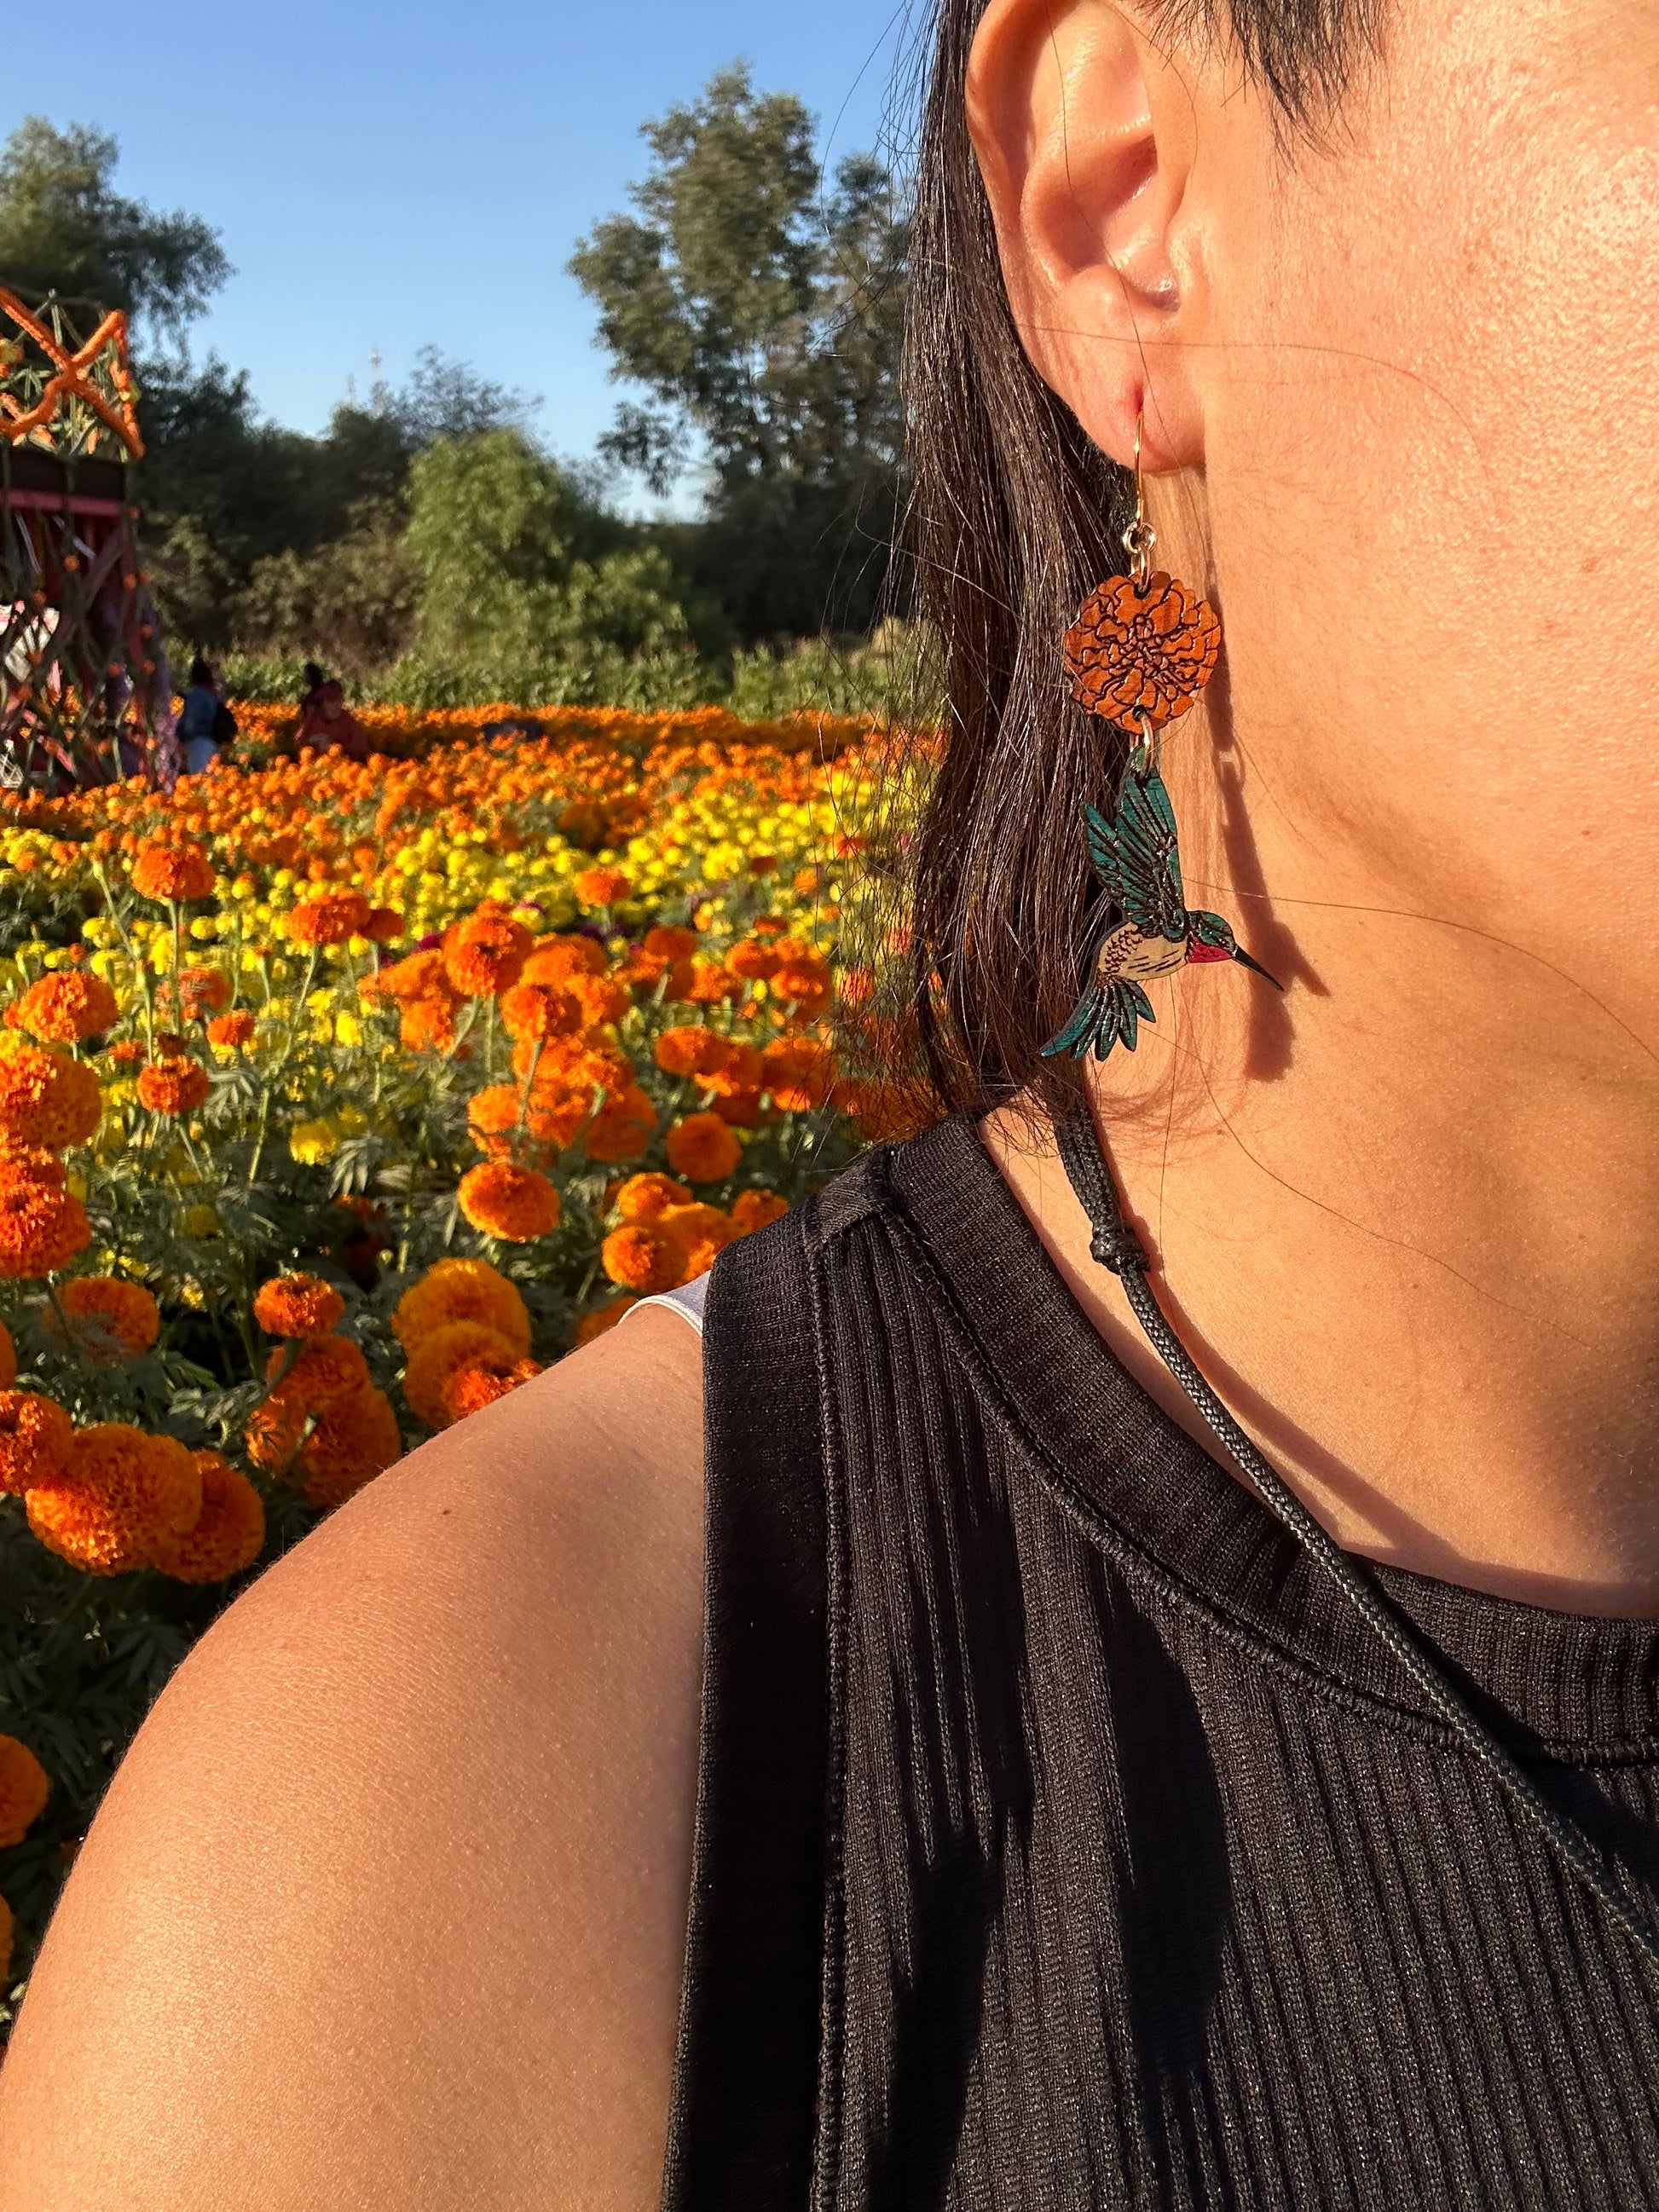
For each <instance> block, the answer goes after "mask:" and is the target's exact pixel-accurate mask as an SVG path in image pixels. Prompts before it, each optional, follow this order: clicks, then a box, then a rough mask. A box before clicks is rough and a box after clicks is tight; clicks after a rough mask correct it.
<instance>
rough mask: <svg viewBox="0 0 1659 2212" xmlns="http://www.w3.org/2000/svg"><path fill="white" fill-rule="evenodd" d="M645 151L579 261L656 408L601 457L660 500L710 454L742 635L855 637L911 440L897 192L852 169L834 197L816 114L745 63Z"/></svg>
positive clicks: (716, 512)
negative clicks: (816, 141)
mask: <svg viewBox="0 0 1659 2212" xmlns="http://www.w3.org/2000/svg"><path fill="white" fill-rule="evenodd" d="M642 135H643V137H644V138H645V140H646V143H647V146H648V147H649V148H650V151H651V161H650V164H649V167H648V169H647V174H646V176H645V177H644V179H642V180H641V182H640V183H638V184H636V185H634V186H633V187H632V190H631V193H630V197H631V199H632V202H633V212H631V213H628V214H617V215H612V216H607V217H606V218H605V220H604V221H603V222H599V224H597V225H596V226H595V228H594V229H593V231H592V234H590V235H589V236H588V237H587V238H586V240H583V241H582V243H581V244H580V246H579V247H578V248H577V250H576V252H575V253H574V255H573V257H572V258H571V262H570V268H571V271H572V273H573V274H574V276H575V277H576V279H577V281H578V282H579V283H580V284H581V286H582V288H583V289H584V290H585V291H586V293H587V294H588V295H589V296H590V297H591V298H592V300H593V301H595V303H596V304H597V306H598V307H599V339H600V342H601V343H603V344H604V345H605V347H606V348H607V349H609V351H610V353H611V357H612V374H614V375H615V376H616V377H617V378H618V379H619V380H625V381H627V382H629V383H633V384H635V385H638V386H642V387H643V388H644V390H645V392H646V393H647V399H646V401H645V403H644V404H640V403H638V402H635V401H627V402H624V404H623V406H622V407H621V408H620V410H618V414H617V422H616V425H615V428H613V430H612V431H611V434H610V435H609V437H608V439H607V440H606V441H605V449H606V451H607V452H608V453H609V454H610V456H611V458H612V459H615V460H617V461H619V462H621V463H623V464H624V465H627V466H629V467H631V468H634V469H636V470H638V471H640V472H641V474H642V475H643V476H644V477H645V478H646V480H647V483H649V484H651V485H652V486H653V489H657V490H659V491H661V490H665V489H667V487H668V486H669V485H670V484H671V483H672V482H673V481H674V479H675V478H676V477H678V475H680V474H681V473H682V472H683V471H684V469H685V468H686V467H687V466H688V465H690V462H691V461H692V459H694V458H695V457H696V456H697V454H698V453H701V454H702V456H703V457H704V458H705V459H706V461H707V464H708V468H709V470H710V471H711V474H712V477H713V484H712V489H711V492H710V496H709V501H708V522H709V531H708V538H707V541H706V546H705V550H706V552H707V554H708V557H709V560H710V564H711V566H713V567H714V568H717V569H718V571H719V573H720V575H721V577H722V580H723V583H722V596H723V597H724V598H725V599H726V603H727V605H728V606H730V607H731V608H732V611H733V613H734V616H735V617H736V618H737V620H738V623H739V627H740V628H742V629H745V630H747V631H750V632H751V633H759V632H764V631H767V630H777V631H792V630H793V631H800V630H816V629H820V628H822V627H823V625H824V623H826V621H834V620H835V619H836V617H840V618H841V619H842V620H843V621H845V620H846V619H847V618H848V617H849V616H851V617H852V618H853V619H854V621H855V622H856V623H858V624H859V625H860V626H862V624H863V623H864V622H865V621H866V620H867V618H868V615H869V612H870V611H871V608H872V605H873V604H874V602H875V599H876V597H877V595H878V590H879V586H880V582H881V578H882V574H883V572H884V550H885V547H886V544H887V543H888V541H889V540H890V535H891V529H892V518H893V514H894V512H895V496H896V486H897V478H898V471H899V466H900V451H901V443H902V423H901V417H900V409H899V400H898V386H897V369H898V355H899V346H900V339H901V327H902V313H903V271H904V255H905V246H906V240H907V223H906V221H905V217H904V213H903V210H902V207H901V206H900V205H899V204H898V197H897V193H896V187H895V185H894V181H893V179H892V177H891V175H890V173H889V172H888V171H887V169H886V168H885V167H884V166H883V165H882V164H881V163H880V162H879V161H877V160H876V159H875V158H874V157H873V156H872V155H854V156H853V157H852V158H850V159H849V160H848V161H843V162H842V164H841V166H840V167H839V168H838V169H837V171H836V175H835V177H834V179H833V180H832V182H831V183H830V184H829V186H828V187H827V188H826V185H825V180H824V178H823V173H822V171H821V169H820V167H819V164H818V161H817V156H816V155H815V153H814V151H813V144H812V139H813V125H812V118H811V116H810V115H809V114H808V112H807V111H806V109H805V107H804V106H802V105H801V103H800V101H799V100H796V99H794V98H793V97H792V96H791V95H789V94H782V93H769V94H761V93H757V91H756V90H755V88H754V86H753V84H752V82H751V81H750V76H749V74H748V72H747V70H744V68H742V67H734V68H732V69H730V70H724V71H722V72H721V73H720V75H718V76H715V77H714V79H713V80H712V81H711V82H710V83H709V84H708V87H707V88H706V89H705V91H704V92H703V94H702V96H701V98H700V99H698V100H696V101H694V102H692V103H690V105H688V106H678V107H674V108H671V109H670V110H669V112H667V114H665V116H663V117H661V118H659V119H658V120H657V121H655V122H653V123H649V124H647V125H646V126H645V129H644V131H643V134H642ZM872 556H873V558H872Z"/></svg>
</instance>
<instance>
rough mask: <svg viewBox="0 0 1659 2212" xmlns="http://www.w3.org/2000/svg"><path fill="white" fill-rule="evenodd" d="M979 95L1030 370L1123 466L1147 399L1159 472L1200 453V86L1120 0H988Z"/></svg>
mask: <svg viewBox="0 0 1659 2212" xmlns="http://www.w3.org/2000/svg"><path fill="white" fill-rule="evenodd" d="M967 103H968V127H969V132H970V134H971V136H972V138H973V142H974V149H975V153H976V154H977V155H978V157H979V166H980V173H981V176H982V177H983V178H984V180H985V189H986V192H987V196H988V197H989V199H990V204H991V213H992V217H993V220H994V222H995V224H996V232H997V244H998V247H999V249H1000V254H1001V258H1002V270H1003V279H1004V282H1005V283H1006V287H1007V292H1008V301H1009V305H1010V307H1011V308H1012V312H1013V318H1014V322H1015V325H1016V326H1017V327H1018V331H1019V335H1020V339H1021V342H1022V343H1023V344H1024V348H1025V350H1026V352H1027V354H1028V355H1029V356H1030V360H1031V363H1032V366H1033V367H1034V368H1036V372H1037V374H1039V375H1040V376H1041V377H1042V379H1043V380H1044V382H1045V383H1047V384H1048V385H1049V386H1051V387H1052V388H1053V390H1054V392H1057V393H1058V395H1059V396H1060V398H1061V399H1063V400H1064V401H1065V402H1066V405H1067V406H1068V407H1070V409H1071V410H1072V411H1073V414H1074V415H1075V416H1077V418H1078V420H1079V422H1080V423H1081V424H1082V425H1083V428H1085V430H1086V431H1087V432H1088V434H1089V435H1090V437H1091V438H1092V439H1093V440H1094V441H1095V443H1096V444H1097V446H1099V447H1101V448H1102V449H1103V451H1104V452H1105V453H1109V454H1110V455H1111V457H1112V459H1114V460H1116V461H1120V462H1122V463H1124V464H1126V465H1127V463H1128V462H1129V461H1130V460H1131V459H1133V450H1134V427H1135V416H1136V413H1137V410H1138V409H1139V407H1140V406H1141V405H1142V404H1144V405H1145V409H1146V429H1145V434H1144V446H1143V451H1144V455H1145V465H1146V468H1147V470H1148V471H1150V472H1152V473H1154V474H1157V473H1161V472H1162V471H1165V470H1170V469H1176V468H1183V467H1189V466H1194V465H1197V464H1199V463H1200V462H1201V461H1202V459H1203V447H1204V439H1203V422H1202V410H1201V408H1200V404H1199V399H1198V393H1197V390H1196V388H1195V384H1194V379H1193V376H1192V374H1191V357H1190V355H1189V351H1188V349H1189V347H1190V345H1191V343H1192V341H1193V339H1194V337H1195V336H1196V334H1197V332H1198V330H1199V328H1200V323H1201V319H1202V316H1203V313H1204V308H1205V304H1206V301H1205V286H1204V271H1203V265H1202V258H1201V254H1200V234H1199V225H1198V223H1197V222H1196V219H1195V216H1194V210H1193V209H1192V208H1191V206H1190V204H1189V185H1190V180H1191V175H1192V169H1193V157H1194V149H1195V143H1196V130H1195V118H1194V94H1193V89H1192V87H1191V85H1190V83H1189V82H1188V81H1187V80H1186V79H1185V78H1184V77H1182V76H1178V75H1177V74H1176V70H1174V68H1173V67H1172V66H1171V65H1170V63H1169V62H1167V61H1166V60H1164V58H1162V57H1161V56H1160V55H1159V54H1158V52H1156V50H1155V49H1154V48H1153V47H1152V46H1151V45H1150V44H1149V43H1148V41H1147V40H1146V37H1145V35H1144V33H1141V32H1140V31H1139V29H1138V28H1136V27H1134V26H1133V24H1132V23H1131V22H1130V21H1129V20H1128V18H1127V16H1126V15H1125V14H1124V13H1123V11H1122V10H1121V9H1119V8H1118V7H1116V6H1115V5H1113V4H1112V0H990V5H989V6H988V7H987V9H986V11H985V14H984V15H983V17H982V18H981V22H980V27H979V30H978V33H977V34H976V35H975V40H974V46H973V52H972V54H971V55H970V57H969V65H968V81H967Z"/></svg>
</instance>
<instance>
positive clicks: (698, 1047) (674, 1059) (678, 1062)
mask: <svg viewBox="0 0 1659 2212" xmlns="http://www.w3.org/2000/svg"><path fill="white" fill-rule="evenodd" d="M727 1051H728V1047H727V1044H726V1039H725V1038H724V1037H722V1036H715V1035H714V1031H713V1030H706V1029H703V1028H702V1027H700V1026H698V1025H695V1024H694V1025H692V1026H690V1027H687V1028H683V1029H671V1030H664V1031H663V1033H662V1035H661V1036H659V1038H658V1039H657V1045H656V1051H655V1054H653V1057H654V1058H655V1060H656V1063H657V1065H658V1066H659V1068H661V1069H662V1071H663V1073H664V1074H665V1075H701V1074H702V1073H703V1072H704V1070H705V1069H709V1068H715V1067H719V1066H721V1065H722V1064H723V1063H724V1061H725V1060H726V1056H727Z"/></svg>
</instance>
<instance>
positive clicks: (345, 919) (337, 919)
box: [288, 890, 369, 945]
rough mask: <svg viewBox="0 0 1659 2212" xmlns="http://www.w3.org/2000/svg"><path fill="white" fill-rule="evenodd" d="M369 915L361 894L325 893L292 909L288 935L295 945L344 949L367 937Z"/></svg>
mask: <svg viewBox="0 0 1659 2212" xmlns="http://www.w3.org/2000/svg"><path fill="white" fill-rule="evenodd" d="M368 915H369V906H368V900H367V899H366V898H365V897H364V896H363V895H362V892H361V891H353V890H331V891H323V892H322V893H320V894H319V896H317V897H316V898H310V899H306V900H305V901H303V902H302V903H301V904H300V905H299V906H296V907H295V908H294V909H293V911H292V912H291V913H290V914H289V918H288V933H289V936H290V937H291V938H292V939H293V940H294V942H295V944H296V945H343V944H344V943H345V941H346V939H347V938H349V937H367V936H368Z"/></svg>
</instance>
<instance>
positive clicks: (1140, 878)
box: [1085, 774, 1187, 945]
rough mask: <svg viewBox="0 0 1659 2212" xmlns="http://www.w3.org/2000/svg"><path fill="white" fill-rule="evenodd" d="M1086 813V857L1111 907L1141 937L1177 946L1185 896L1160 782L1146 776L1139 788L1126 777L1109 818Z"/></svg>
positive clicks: (1184, 915) (1170, 814) (1184, 920)
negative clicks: (1122, 916) (1119, 911)
mask: <svg viewBox="0 0 1659 2212" xmlns="http://www.w3.org/2000/svg"><path fill="white" fill-rule="evenodd" d="M1085 817H1086V819H1087V823H1088V838H1089V857H1090V859H1091V860H1092V861H1093V862H1094V866H1095V873H1096V874H1097V876H1098V877H1099V878H1100V880H1101V882H1102V883H1103V884H1104V885H1105V886H1106V889H1107V890H1108V891H1109V892H1110V894H1111V896H1112V901H1113V903H1114V904H1115V906H1117V907H1118V908H1120V909H1121V912H1122V913H1123V914H1125V915H1127V917H1128V919H1129V920H1130V921H1132V922H1133V924H1134V925H1135V927H1136V928H1137V929H1138V930H1139V932H1140V933H1141V934H1142V936H1143V937H1163V938H1167V939H1169V941H1170V944H1172V945H1178V944H1179V943H1180V942H1181V940H1182V939H1183V938H1184V937H1185V936H1186V934H1187V896H1186V892H1185V890H1184V889H1183V887H1182V881H1181V854H1180V850H1179V845H1178V841H1177V838H1176V819H1175V809H1174V808H1173V807H1172V806H1171V805H1170V794H1169V793H1168V792H1167V791H1165V789H1164V779H1163V778H1162V777H1161V776H1159V775H1149V776H1148V777H1147V778H1146V781H1145V782H1144V783H1142V782H1141V781H1139V779H1138V778H1137V777H1136V776H1135V775H1133V774H1130V775H1126V776H1125V777H1124V779H1123V788H1122V789H1121V791H1120V792H1119V793H1118V799H1117V805H1116V807H1115V809H1114V811H1113V812H1112V814H1111V816H1110V817H1107V816H1105V815H1103V814H1102V813H1100V812H1099V811H1098V810H1097V809H1096V808H1095V807H1092V806H1091V807H1088V808H1086V809H1085Z"/></svg>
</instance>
